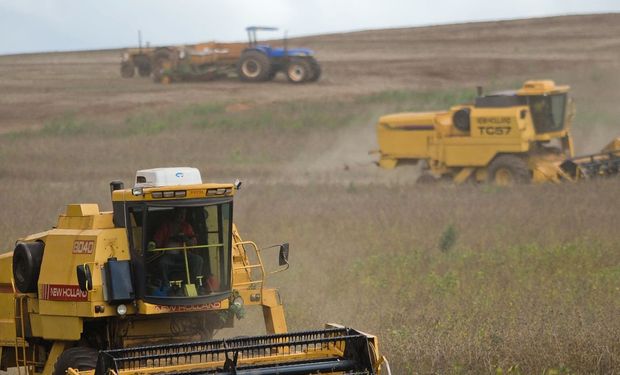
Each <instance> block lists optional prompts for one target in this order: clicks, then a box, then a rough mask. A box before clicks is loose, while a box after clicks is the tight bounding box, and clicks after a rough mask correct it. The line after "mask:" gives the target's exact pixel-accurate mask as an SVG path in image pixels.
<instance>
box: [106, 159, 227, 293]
mask: <svg viewBox="0 0 620 375" xmlns="http://www.w3.org/2000/svg"><path fill="white" fill-rule="evenodd" d="M234 189H235V186H234V185H233V184H203V183H202V179H201V177H200V172H199V171H198V170H197V169H195V168H156V169H147V170H140V171H138V172H137V174H136V180H135V185H134V187H133V188H132V189H120V188H119V189H114V188H113V192H112V197H113V198H112V200H113V205H114V221H115V224H117V225H118V224H122V225H119V226H124V227H125V228H127V236H128V239H129V246H130V252H131V255H132V256H131V259H132V263H133V264H132V266H133V267H132V268H133V270H134V282H135V287H136V296H137V297H138V298H139V299H142V300H144V301H145V302H148V303H153V304H157V305H195V304H205V303H212V302H215V301H221V300H223V299H226V298H228V297H229V296H230V294H231V291H232V287H231V281H232V275H231V270H232V263H231V262H232V259H231V257H232V232H233V229H232V228H233V221H232V209H233V193H234Z"/></svg>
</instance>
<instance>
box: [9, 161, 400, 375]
mask: <svg viewBox="0 0 620 375" xmlns="http://www.w3.org/2000/svg"><path fill="white" fill-rule="evenodd" d="M239 187H240V183H239V182H237V183H234V184H221V183H203V182H202V178H201V176H200V172H199V171H198V170H197V169H195V168H156V169H147V170H141V171H138V173H137V174H136V180H135V184H134V186H133V187H132V188H131V189H125V188H124V186H123V184H122V183H121V182H118V181H113V182H112V183H110V189H111V194H112V207H113V210H112V211H111V212H100V211H99V207H98V206H97V205H96V204H71V205H69V206H67V210H66V212H65V213H64V214H63V215H60V217H59V218H58V223H57V225H56V226H55V227H54V228H53V229H50V230H48V231H46V232H41V233H37V234H33V235H30V236H27V237H25V238H22V239H20V240H18V241H17V243H16V246H15V249H14V251H13V252H10V253H6V254H2V255H0V370H6V369H7V368H12V367H17V368H18V369H19V373H20V374H21V372H22V371H25V374H26V375H35V374H42V375H65V373H66V372H67V371H68V372H69V373H72V374H86V373H88V374H91V375H92V374H93V373H94V374H97V375H121V374H126V375H130V374H132V375H139V374H140V375H142V374H195V373H196V374H197V373H200V374H316V373H339V374H340V373H347V374H357V373H363V374H379V372H380V371H381V367H382V365H383V367H384V368H386V371H387V372H388V373H389V369H387V363H386V362H385V361H384V359H383V357H382V356H381V355H380V354H379V352H378V344H377V339H376V337H374V336H371V335H367V334H364V333H362V332H358V331H355V330H353V329H349V328H344V327H341V326H333V325H332V326H329V327H328V328H326V329H324V330H319V331H308V332H298V333H289V332H287V325H286V320H285V315H284V308H283V305H282V301H281V298H280V294H279V292H278V290H277V289H274V288H268V287H267V286H266V278H267V276H268V275H269V274H272V273H275V272H280V271H284V270H286V269H287V268H288V254H289V246H288V244H286V243H285V244H281V245H276V246H271V247H268V248H263V249H261V248H259V247H258V246H257V245H256V244H255V243H254V242H252V241H244V240H242V239H241V236H240V235H239V232H238V231H237V228H236V226H235V225H234V224H233V221H232V218H233V195H234V194H235V192H236V191H237V190H238V188H239ZM270 248H279V250H280V252H279V267H269V268H273V270H271V271H269V270H268V267H266V265H265V264H264V263H263V260H262V254H263V251H268V249H270ZM252 307H260V308H262V312H263V317H264V321H265V330H266V332H267V335H266V336H257V337H245V338H234V339H224V340H213V335H214V333H215V331H216V330H218V329H221V328H231V327H233V326H234V322H235V319H240V318H242V317H243V315H244V311H245V309H246V308H252ZM384 374H385V372H384Z"/></svg>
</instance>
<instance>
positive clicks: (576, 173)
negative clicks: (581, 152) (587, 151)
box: [560, 150, 620, 179]
mask: <svg viewBox="0 0 620 375" xmlns="http://www.w3.org/2000/svg"><path fill="white" fill-rule="evenodd" d="M560 168H561V169H562V170H563V171H564V172H565V173H567V174H568V175H570V176H571V177H572V178H574V179H579V178H586V179H589V178H596V177H604V176H613V175H617V174H618V173H619V172H620V150H613V151H609V152H602V153H598V154H592V155H585V156H578V157H575V158H571V159H567V160H565V161H564V162H562V164H560Z"/></svg>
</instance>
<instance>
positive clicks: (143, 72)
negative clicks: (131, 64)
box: [138, 64, 151, 77]
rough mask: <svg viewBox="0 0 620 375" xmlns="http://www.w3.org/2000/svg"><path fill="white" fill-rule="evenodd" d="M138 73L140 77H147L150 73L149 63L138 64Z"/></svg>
mask: <svg viewBox="0 0 620 375" xmlns="http://www.w3.org/2000/svg"><path fill="white" fill-rule="evenodd" d="M138 74H139V75H140V77H148V76H150V75H151V65H150V64H144V65H138Z"/></svg>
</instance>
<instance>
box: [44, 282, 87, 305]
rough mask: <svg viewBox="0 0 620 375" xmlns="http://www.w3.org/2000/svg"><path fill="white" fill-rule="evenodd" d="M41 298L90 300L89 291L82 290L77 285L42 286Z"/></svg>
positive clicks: (49, 299)
mask: <svg viewBox="0 0 620 375" xmlns="http://www.w3.org/2000/svg"><path fill="white" fill-rule="evenodd" d="M41 289H42V290H41V299H42V300H47V301H88V293H87V292H84V291H82V290H80V287H79V286H77V285H53V284H43V285H42V286H41Z"/></svg>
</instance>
